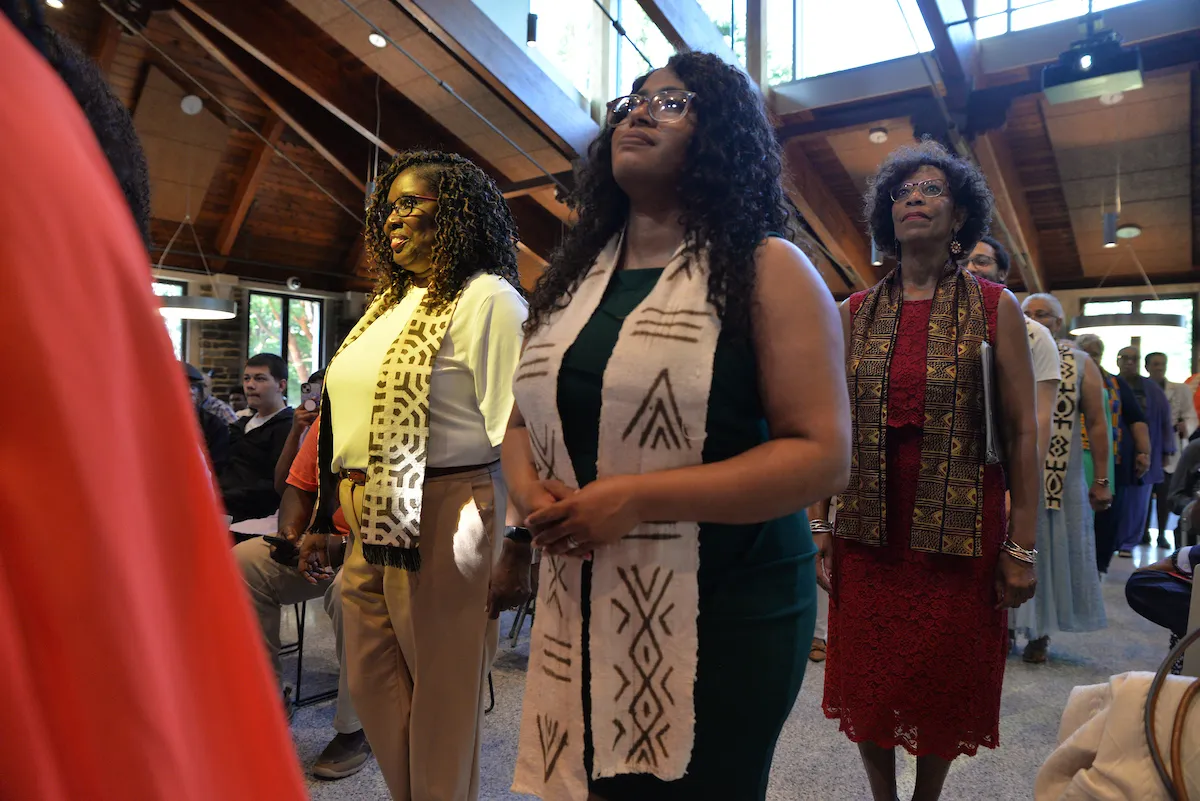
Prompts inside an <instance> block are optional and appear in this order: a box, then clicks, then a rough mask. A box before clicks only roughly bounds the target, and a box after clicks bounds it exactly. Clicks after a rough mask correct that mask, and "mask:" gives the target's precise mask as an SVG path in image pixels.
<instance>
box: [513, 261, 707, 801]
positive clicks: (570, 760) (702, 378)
mask: <svg viewBox="0 0 1200 801" xmlns="http://www.w3.org/2000/svg"><path fill="white" fill-rule="evenodd" d="M620 250H621V238H620V237H615V238H614V239H613V240H612V241H610V242H609V244H608V245H607V246H606V247H605V249H604V250H603V251H602V252H601V254H600V255H599V256H598V257H597V259H596V262H595V263H594V264H593V265H592V267H591V269H590V271H589V272H588V274H587V276H586V277H585V278H584V279H583V280H582V281H581V282H580V284H579V287H578V289H577V290H576V291H575V294H574V297H573V298H572V299H571V301H570V304H569V305H568V306H567V307H566V308H565V309H562V310H560V311H558V312H556V313H555V314H554V315H553V316H552V317H551V318H550V320H549V321H548V322H547V323H546V324H544V325H543V326H542V327H541V329H540V330H539V331H538V332H537V333H535V334H534V335H533V336H532V337H530V338H529V339H528V340H527V342H526V346H525V353H524V356H523V357H522V359H521V363H520V366H519V367H518V368H517V373H516V377H515V379H514V385H513V390H514V393H515V395H516V399H517V404H518V406H519V407H520V409H521V413H522V415H523V416H524V417H525V421H526V426H527V429H528V432H529V439H530V443H531V445H532V450H533V453H534V461H535V463H536V467H537V472H538V476H539V477H540V478H542V479H550V478H556V479H558V480H560V481H562V482H564V483H566V484H567V485H568V486H578V483H577V480H576V477H575V471H574V469H573V467H572V465H571V458H570V455H569V454H568V452H567V450H566V448H565V447H564V443H563V432H562V421H561V420H560V418H559V414H558V374H559V370H560V368H561V366H562V361H563V356H564V354H565V353H566V351H567V349H568V348H570V347H571V345H572V344H573V343H574V342H575V339H576V338H577V337H578V335H579V332H580V331H581V330H582V329H583V327H584V326H585V325H586V324H587V322H588V320H590V319H591V317H592V314H593V313H594V312H595V311H596V308H597V307H598V306H599V304H600V301H601V299H602V297H603V295H604V292H605V289H606V288H607V287H608V284H609V281H610V279H611V278H612V275H613V270H614V269H615V266H616V263H617V260H618V255H619V254H620ZM719 334H720V321H719V319H718V318H717V315H716V311H715V309H714V308H713V307H712V305H711V304H710V303H709V302H708V270H707V258H706V256H705V255H704V253H703V251H702V250H700V251H697V250H691V249H684V248H681V249H680V250H679V251H677V252H676V254H675V257H674V258H673V259H672V260H671V262H670V264H669V265H668V266H667V267H666V268H665V269H664V270H663V273H662V276H661V277H660V278H659V280H658V282H657V284H656V285H655V287H654V289H653V290H652V291H651V292H650V294H649V295H648V296H647V297H646V299H645V300H643V301H642V303H641V304H639V305H638V307H637V308H636V309H635V310H634V311H633V312H632V313H631V314H630V315H629V316H628V317H626V319H625V321H624V323H623V325H622V328H621V333H620V336H619V338H618V340H617V344H616V346H615V347H614V349H613V352H612V356H611V358H610V359H609V362H608V366H607V368H606V369H605V372H604V379H603V389H602V407H601V412H600V421H599V426H600V429H599V431H600V433H599V451H598V458H597V465H596V467H597V476H598V478H599V479H601V480H603V479H604V478H606V477H609V476H615V475H629V474H642V473H649V472H653V471H658V470H669V469H672V468H679V467H686V466H690V465H698V464H701V463H702V461H703V459H702V452H703V449H704V441H705V437H706V436H707V432H706V429H705V425H706V423H707V416H708V396H709V392H710V390H711V388H712V371H713V355H714V351H715V350H716V345H717V337H718V335H719ZM699 529H700V527H699V525H698V524H697V523H694V522H664V523H649V524H644V525H641V526H638V527H637V528H636V529H634V530H633V531H632V532H630V533H629V535H627V536H626V537H625V538H624V539H623V540H621V541H620V542H619V543H616V544H615V545H610V546H607V547H604V548H600V549H598V550H597V551H596V552H595V557H594V560H593V562H592V589H591V619H590V637H589V646H590V663H591V686H590V694H591V701H592V711H591V727H592V738H593V741H594V745H595V757H594V760H593V775H594V777H595V778H602V777H605V776H614V775H616V774H620V773H652V774H654V775H655V776H658V777H659V778H661V779H664V780H667V781H670V780H674V779H678V778H680V777H682V776H683V774H684V773H685V771H686V769H687V766H688V762H689V761H690V758H691V752H692V744H693V739H694V733H693V727H694V724H695V711H694V708H693V702H692V698H693V693H692V688H693V684H694V682H695V676H696V648H697V635H696V618H697V615H698V600H699V591H698V588H697V583H696V578H697V571H698V569H699V565H700V543H699ZM581 565H582V562H581V560H579V559H575V558H570V557H565V556H547V557H546V558H544V559H543V560H542V565H541V571H542V572H541V583H540V587H539V589H538V600H537V605H538V606H537V608H538V620H537V625H536V626H534V629H533V640H532V643H531V646H530V659H529V673H528V679H527V682H528V684H527V689H526V693H525V707H524V711H523V716H522V720H521V739H520V750H519V753H518V756H517V769H516V778H515V780H514V789H516V790H517V791H518V792H523V793H532V794H536V795H538V796H541V797H542V798H546V799H564V800H566V801H584V800H585V799H586V798H587V796H588V789H587V782H588V777H587V776H586V775H585V771H584V764H583V731H584V719H583V708H582V689H581V687H580V682H581V656H582V650H581V642H580V632H581V628H582V617H581V607H580V603H581V597H580V576H581Z"/></svg>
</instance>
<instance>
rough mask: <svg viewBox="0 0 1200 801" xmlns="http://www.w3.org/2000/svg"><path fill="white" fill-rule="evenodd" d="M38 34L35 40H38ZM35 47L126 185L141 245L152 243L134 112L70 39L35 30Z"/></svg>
mask: <svg viewBox="0 0 1200 801" xmlns="http://www.w3.org/2000/svg"><path fill="white" fill-rule="evenodd" d="M33 34H36V36H33ZM33 34H31V36H32V38H30V41H31V42H38V43H40V45H41V50H42V53H43V54H44V55H45V56H46V60H47V61H49V62H50V66H51V67H53V68H54V71H55V72H57V73H58V76H59V77H60V78H62V81H63V83H65V84H66V85H67V88H68V89H70V90H71V94H72V95H73V96H74V97H75V102H76V103H78V104H79V107H80V108H81V109H83V114H84V116H85V117H87V121H88V123H89V124H90V125H91V127H92V133H93V134H95V136H96V140H97V141H98V142H99V143H100V149H101V150H102V151H103V152H104V156H105V158H107V159H108V165H109V167H110V168H111V169H112V171H113V174H114V175H115V176H116V178H117V183H119V184H120V185H121V191H122V192H123V193H124V194H125V201H126V202H127V203H128V204H129V211H130V213H131V214H132V215H133V221H134V222H135V223H136V224H137V229H138V233H140V234H141V235H142V241H143V243H145V244H146V245H149V244H150V171H149V169H148V168H147V166H146V153H145V151H143V150H142V141H141V139H139V138H138V135H137V131H136V130H134V127H133V119H132V118H131V117H130V116H129V110H128V109H126V108H125V104H124V103H122V102H121V100H120V98H118V97H117V96H116V94H114V93H113V91H112V89H111V88H109V85H108V81H107V80H105V78H104V74H103V73H102V72H100V68H99V67H98V66H96V62H94V61H92V60H91V59H90V58H88V57H87V56H86V55H85V54H84V53H83V51H82V50H80V49H79V47H78V46H77V45H76V44H75V43H74V42H72V41H71V40H69V39H67V38H65V37H63V36H61V35H59V34H58V32H56V31H55V30H54V29H53V28H51V27H50V26H48V25H41V26H40V27H37V28H34V29H33Z"/></svg>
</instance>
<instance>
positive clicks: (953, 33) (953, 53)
mask: <svg viewBox="0 0 1200 801" xmlns="http://www.w3.org/2000/svg"><path fill="white" fill-rule="evenodd" d="M917 7H918V8H919V9H920V11H921V17H922V18H923V19H924V20H925V27H926V28H927V29H928V30H929V36H930V38H931V39H933V55H934V58H935V59H936V60H937V64H938V69H939V70H940V71H941V73H942V82H943V84H944V85H945V87H946V104H947V105H948V106H949V107H950V108H951V110H954V111H962V110H964V109H966V107H967V99H968V97H969V96H970V93H971V90H972V89H973V88H974V85H975V73H976V69H977V65H978V61H979V56H978V51H977V46H976V40H975V34H974V32H973V31H972V30H971V23H970V21H969V18H968V14H967V9H966V6H965V5H964V3H963V0H917Z"/></svg>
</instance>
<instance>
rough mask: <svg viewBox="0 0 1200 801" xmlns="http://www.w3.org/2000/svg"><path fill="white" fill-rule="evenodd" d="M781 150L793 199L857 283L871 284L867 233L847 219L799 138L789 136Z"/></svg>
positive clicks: (873, 279)
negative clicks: (788, 175) (792, 190)
mask: <svg viewBox="0 0 1200 801" xmlns="http://www.w3.org/2000/svg"><path fill="white" fill-rule="evenodd" d="M784 153H785V155H786V157H787V168H788V170H789V171H790V175H791V179H792V183H793V185H794V187H795V191H794V192H792V193H791V195H792V200H793V201H795V203H796V207H797V208H799V209H800V213H801V214H803V215H804V218H805V219H806V220H807V221H808V224H809V225H811V226H812V228H813V230H814V231H815V232H816V234H817V236H819V237H820V238H821V241H822V242H823V243H824V244H825V247H826V248H828V249H829V252H830V253H831V254H833V257H834V258H835V259H836V260H837V261H838V263H839V265H840V266H841V267H842V269H843V270H845V271H846V272H847V273H849V274H850V275H851V276H852V277H853V278H854V280H855V282H856V283H857V284H858V285H859V286H860V287H862V288H866V287H870V286H873V285H874V284H875V282H876V281H878V280H879V276H878V274H877V271H876V269H875V267H874V266H873V265H872V264H871V247H870V244H869V243H868V242H867V238H866V236H865V235H864V234H863V232H862V231H860V230H859V228H858V226H856V225H855V224H854V222H853V220H851V219H850V215H848V214H846V212H845V211H843V210H842V207H841V205H840V204H839V203H838V201H837V198H835V197H834V196H833V193H832V192H830V191H829V189H828V187H827V186H826V185H825V182H824V181H822V180H821V176H820V175H818V173H817V170H816V168H814V167H813V164H812V162H811V161H810V160H809V158H808V155H807V154H806V153H805V152H804V146H803V144H802V143H801V142H800V140H798V139H792V140H791V141H789V142H787V143H786V144H785V145H784Z"/></svg>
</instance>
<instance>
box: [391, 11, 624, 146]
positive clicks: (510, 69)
mask: <svg viewBox="0 0 1200 801" xmlns="http://www.w3.org/2000/svg"><path fill="white" fill-rule="evenodd" d="M392 2H394V3H395V4H396V5H398V6H400V8H402V9H403V10H404V11H406V12H408V14H409V15H410V16H412V17H413V18H414V19H415V20H416V21H417V22H418V23H419V24H420V25H421V26H422V27H423V28H425V30H426V31H428V32H429V33H430V35H432V36H433V37H434V38H435V39H437V40H438V41H439V42H441V44H442V45H443V46H444V47H446V49H448V50H449V51H450V52H451V53H453V54H454V55H455V56H457V57H458V59H459V60H460V61H462V63H463V64H465V65H467V67H468V68H470V69H471V70H472V71H474V72H475V73H476V74H477V75H478V76H479V77H480V79H481V80H482V81H483V82H484V83H485V84H487V85H488V87H489V88H491V90H492V91H493V92H495V93H496V94H497V95H498V96H500V97H502V98H504V99H505V100H506V101H507V102H509V103H510V104H512V105H513V107H514V108H517V109H519V110H520V112H521V114H522V116H524V117H525V118H526V119H527V120H528V121H529V123H530V124H531V125H533V126H534V127H535V128H536V129H538V130H539V131H541V132H542V133H543V134H544V135H546V136H547V138H548V139H549V140H550V141H551V142H552V143H553V144H554V146H555V147H557V148H558V149H559V150H560V151H561V152H562V154H563V156H565V157H566V158H567V159H568V160H574V159H576V158H579V157H581V156H583V155H584V154H586V153H587V147H588V145H589V144H591V141H592V140H593V139H595V138H596V136H597V135H598V134H599V133H600V126H598V125H597V124H596V122H595V120H593V119H592V118H591V116H590V115H589V114H588V112H586V111H584V110H583V109H582V108H580V107H579V106H578V105H577V104H576V103H575V101H574V99H573V98H571V97H569V96H568V95H567V93H566V92H564V91H563V90H562V89H561V88H559V86H558V84H556V83H555V82H554V79H553V78H551V77H550V76H549V75H547V74H546V72H545V71H544V70H543V69H542V68H541V67H539V66H538V65H537V63H536V62H535V61H534V60H533V59H532V58H530V57H529V54H528V53H526V52H525V48H523V47H522V46H520V45H518V44H517V43H516V42H514V41H513V40H512V39H510V38H509V37H508V35H507V34H506V33H505V32H504V31H503V30H501V29H500V27H499V26H498V25H496V23H495V22H493V21H492V20H491V18H489V17H488V15H487V14H486V13H484V11H483V9H481V8H480V7H479V6H478V5H476V4H475V3H474V2H473V1H472V0H392Z"/></svg>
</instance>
